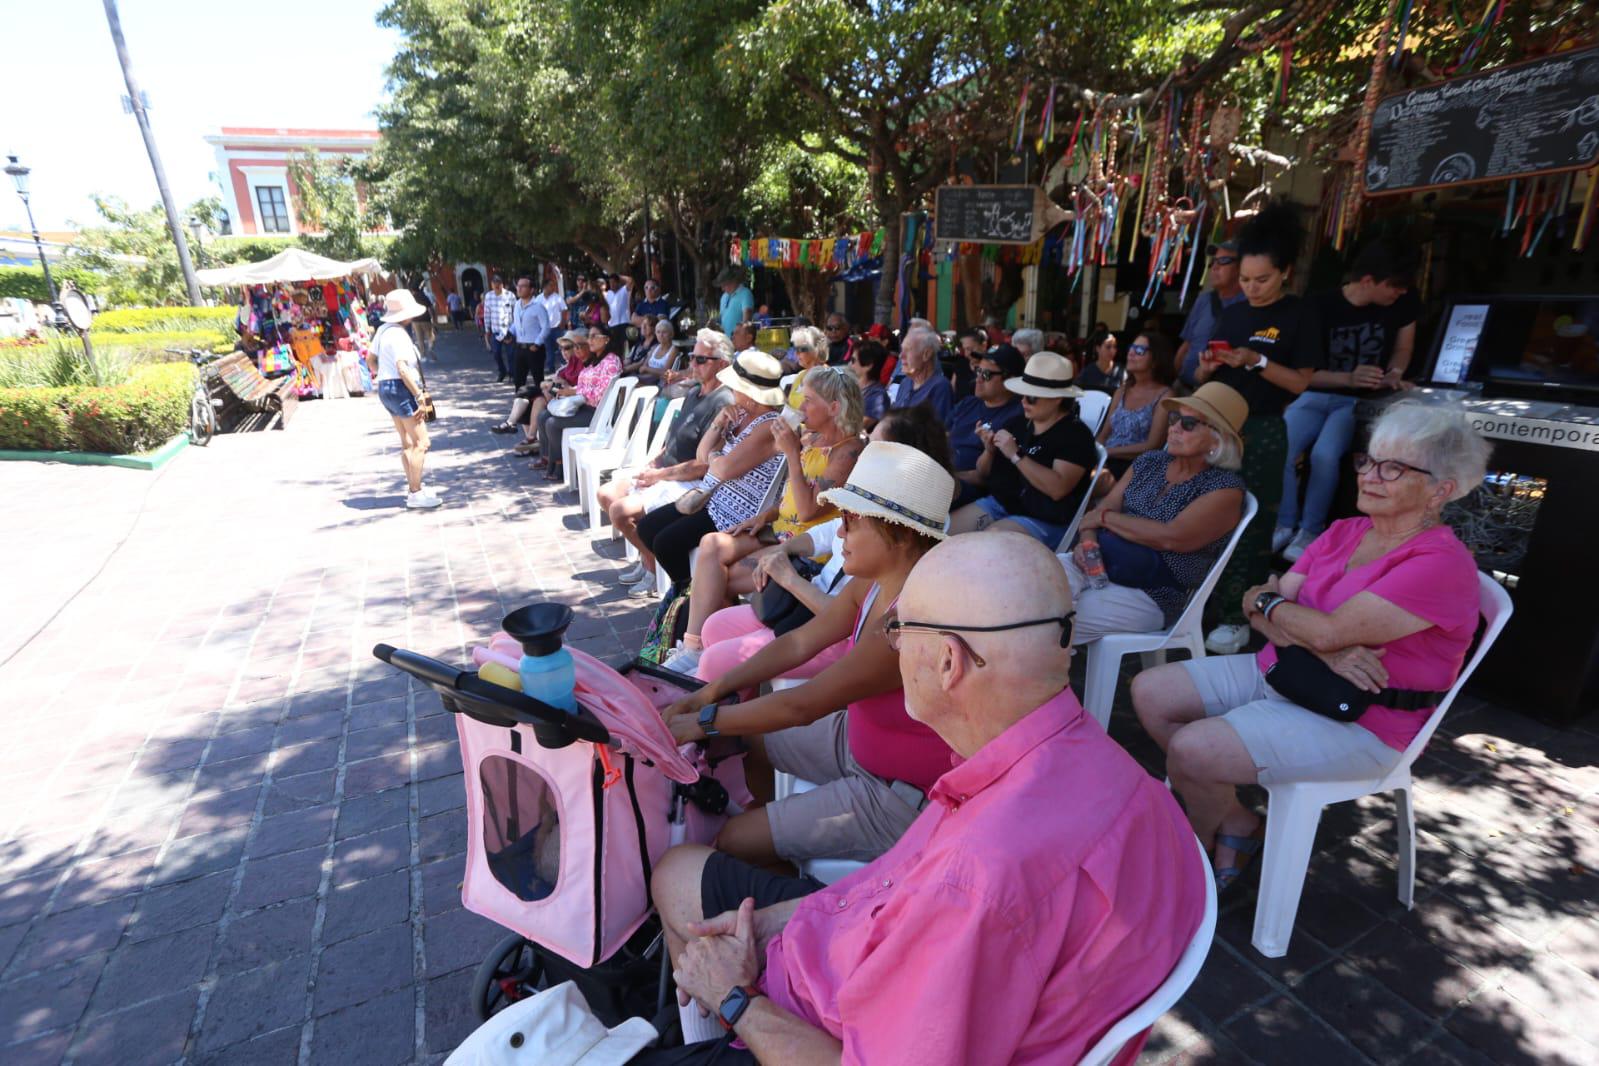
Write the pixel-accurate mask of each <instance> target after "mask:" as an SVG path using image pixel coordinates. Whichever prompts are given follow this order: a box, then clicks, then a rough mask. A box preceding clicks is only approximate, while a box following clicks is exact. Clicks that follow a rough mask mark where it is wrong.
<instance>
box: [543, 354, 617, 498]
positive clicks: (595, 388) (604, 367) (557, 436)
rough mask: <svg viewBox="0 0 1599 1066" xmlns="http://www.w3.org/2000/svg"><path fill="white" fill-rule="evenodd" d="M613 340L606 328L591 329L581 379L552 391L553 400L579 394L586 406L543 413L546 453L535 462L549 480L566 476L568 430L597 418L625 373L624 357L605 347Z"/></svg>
mask: <svg viewBox="0 0 1599 1066" xmlns="http://www.w3.org/2000/svg"><path fill="white" fill-rule="evenodd" d="M609 343H610V338H609V337H608V336H607V335H606V333H605V331H604V330H603V329H591V330H589V335H588V346H589V355H588V358H587V359H586V360H584V362H583V369H581V370H579V371H578V373H577V382H576V383H575V384H572V385H567V384H565V383H558V384H557V385H556V386H555V388H554V389H553V390H551V393H550V397H551V402H552V403H553V402H554V401H555V400H558V399H560V398H562V397H565V396H576V397H579V398H580V399H581V400H582V401H583V406H582V407H580V408H578V410H577V413H576V414H571V415H557V414H553V413H552V408H545V410H544V411H543V413H542V414H540V415H539V451H540V452H542V453H543V454H542V456H541V457H540V458H539V459H537V460H535V461H534V462H535V465H543V466H545V467H547V469H546V471H545V474H544V480H546V481H560V480H562V479H563V477H564V476H565V475H563V474H562V473H561V438H562V437H563V436H565V435H566V431H567V430H569V429H578V428H580V427H582V426H586V425H588V424H589V423H590V422H592V421H593V420H594V410H595V408H597V407H599V405H600V400H602V399H603V398H604V397H605V390H606V389H608V388H610V387H611V382H613V381H615V380H616V377H617V375H618V374H620V373H621V372H622V360H621V359H619V358H617V356H616V355H615V353H613V352H607V351H606V350H605V349H606V345H607V344H609Z"/></svg>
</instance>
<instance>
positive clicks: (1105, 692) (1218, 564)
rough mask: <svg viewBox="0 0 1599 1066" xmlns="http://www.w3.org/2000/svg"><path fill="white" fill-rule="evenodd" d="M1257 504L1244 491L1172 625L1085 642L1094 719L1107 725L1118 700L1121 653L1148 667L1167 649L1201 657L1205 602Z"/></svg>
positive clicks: (1086, 692)
mask: <svg viewBox="0 0 1599 1066" xmlns="http://www.w3.org/2000/svg"><path fill="white" fill-rule="evenodd" d="M1259 510H1260V505H1259V504H1258V503H1257V502H1256V501H1255V497H1254V494H1253V493H1249V492H1246V493H1244V514H1243V517H1242V518H1240V519H1239V520H1238V525H1237V527H1236V528H1234V530H1233V534H1232V536H1231V537H1229V538H1228V539H1227V545H1226V547H1224V548H1222V550H1221V554H1220V555H1218V556H1217V557H1216V561H1215V563H1213V564H1212V565H1211V568H1210V573H1208V574H1206V575H1205V580H1204V582H1203V583H1202V584H1201V585H1200V586H1199V587H1198V588H1197V589H1195V590H1194V594H1193V595H1192V596H1191V597H1189V600H1188V606H1187V607H1184V608H1183V613H1182V614H1180V615H1178V617H1177V621H1175V622H1173V623H1172V627H1171V628H1170V629H1165V630H1156V631H1155V632H1153V633H1106V634H1105V635H1104V636H1102V637H1100V638H1099V639H1098V640H1095V641H1090V642H1089V643H1088V644H1086V645H1084V647H1085V648H1087V650H1088V665H1087V666H1086V667H1085V668H1084V678H1083V710H1085V711H1087V712H1088V713H1089V714H1091V715H1093V716H1094V721H1096V722H1098V723H1099V724H1100V725H1101V726H1104V727H1107V728H1108V727H1109V725H1110V709H1111V705H1112V704H1113V703H1114V702H1115V699H1116V681H1117V679H1118V678H1120V677H1121V671H1122V656H1124V655H1131V654H1133V653H1134V652H1141V653H1143V655H1144V656H1145V659H1144V663H1145V665H1146V666H1151V665H1154V664H1155V663H1156V662H1163V661H1165V657H1166V649H1167V648H1187V649H1188V654H1189V655H1191V656H1192V657H1193V658H1195V659H1203V658H1204V657H1205V633H1204V628H1205V626H1204V620H1205V604H1206V602H1207V601H1209V599H1210V594H1211V592H1212V591H1214V590H1215V588H1216V582H1218V581H1220V580H1221V573H1222V571H1223V570H1225V569H1227V560H1229V559H1231V558H1232V555H1233V549H1235V548H1237V547H1238V539H1239V538H1240V537H1242V536H1243V535H1244V530H1245V529H1247V528H1248V527H1249V523H1250V522H1252V521H1254V518H1255V514H1256V512H1258V511H1259Z"/></svg>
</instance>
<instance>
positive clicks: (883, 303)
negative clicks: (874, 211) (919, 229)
mask: <svg viewBox="0 0 1599 1066" xmlns="http://www.w3.org/2000/svg"><path fill="white" fill-rule="evenodd" d="M879 203H880V204H881V205H882V206H881V207H880V209H879V211H878V225H880V226H882V227H884V233H883V276H882V277H881V278H879V279H878V283H877V302H876V304H875V305H874V306H873V308H872V321H873V322H878V323H881V324H883V325H885V326H887V325H890V324H892V323H893V321H894V308H895V307H896V306H898V301H897V299H896V296H897V294H898V289H899V238H900V205H899V204H898V203H897V202H895V203H892V204H888V203H883V202H882V201H879Z"/></svg>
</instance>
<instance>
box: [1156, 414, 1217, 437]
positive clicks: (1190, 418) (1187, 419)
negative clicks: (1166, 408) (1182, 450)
mask: <svg viewBox="0 0 1599 1066" xmlns="http://www.w3.org/2000/svg"><path fill="white" fill-rule="evenodd" d="M1166 425H1168V426H1182V427H1183V432H1184V433H1192V432H1193V431H1194V430H1196V429H1198V428H1199V427H1200V426H1204V427H1205V428H1206V429H1209V428H1210V423H1209V422H1206V421H1205V420H1204V419H1203V418H1200V417H1198V416H1197V415H1185V414H1183V413H1181V412H1179V411H1172V412H1170V413H1168V414H1167V415H1166Z"/></svg>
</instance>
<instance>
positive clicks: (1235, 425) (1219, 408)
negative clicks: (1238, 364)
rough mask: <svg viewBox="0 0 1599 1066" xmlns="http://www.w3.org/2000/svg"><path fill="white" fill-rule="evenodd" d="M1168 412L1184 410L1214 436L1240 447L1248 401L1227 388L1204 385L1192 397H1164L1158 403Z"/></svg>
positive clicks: (1217, 384)
mask: <svg viewBox="0 0 1599 1066" xmlns="http://www.w3.org/2000/svg"><path fill="white" fill-rule="evenodd" d="M1160 406H1161V407H1163V408H1164V409H1166V410H1168V411H1175V410H1177V409H1178V408H1179V407H1187V408H1189V409H1190V410H1192V411H1193V412H1194V413H1195V414H1197V415H1199V417H1201V418H1203V419H1204V420H1205V421H1206V422H1209V423H1210V427H1211V428H1212V429H1214V430H1215V431H1216V432H1218V433H1225V434H1227V435H1229V436H1231V437H1232V438H1233V440H1234V441H1236V442H1237V443H1239V444H1242V443H1243V436H1242V434H1241V432H1240V431H1241V430H1242V429H1243V427H1244V420H1245V419H1247V418H1248V417H1249V401H1248V400H1246V399H1244V397H1243V394H1242V393H1240V392H1239V391H1238V390H1237V389H1235V388H1233V387H1232V386H1231V385H1224V384H1222V383H1221V382H1219V381H1207V382H1205V383H1204V384H1203V385H1201V386H1199V388H1197V389H1195V390H1194V393H1193V395H1192V396H1168V397H1166V398H1165V399H1164V400H1162V401H1160Z"/></svg>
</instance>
